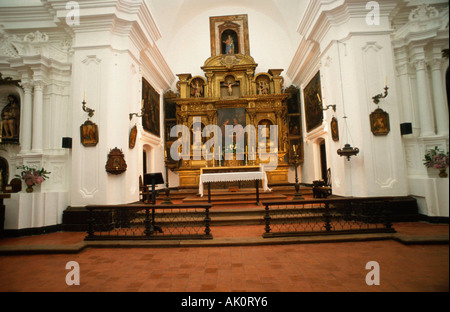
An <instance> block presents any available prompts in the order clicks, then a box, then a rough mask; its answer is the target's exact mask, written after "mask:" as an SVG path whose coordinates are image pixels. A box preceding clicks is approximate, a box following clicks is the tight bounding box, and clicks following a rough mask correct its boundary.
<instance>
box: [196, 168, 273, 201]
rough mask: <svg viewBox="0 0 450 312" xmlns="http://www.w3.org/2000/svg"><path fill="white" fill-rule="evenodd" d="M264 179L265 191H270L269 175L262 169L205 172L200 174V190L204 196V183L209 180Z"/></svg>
mask: <svg viewBox="0 0 450 312" xmlns="http://www.w3.org/2000/svg"><path fill="white" fill-rule="evenodd" d="M253 180H262V187H263V190H264V192H266V191H270V188H269V186H268V185H267V175H266V173H265V172H264V171H263V170H262V168H261V171H253V172H224V173H204V174H201V175H200V181H199V186H198V192H199V193H200V196H201V197H203V183H209V182H235V181H253Z"/></svg>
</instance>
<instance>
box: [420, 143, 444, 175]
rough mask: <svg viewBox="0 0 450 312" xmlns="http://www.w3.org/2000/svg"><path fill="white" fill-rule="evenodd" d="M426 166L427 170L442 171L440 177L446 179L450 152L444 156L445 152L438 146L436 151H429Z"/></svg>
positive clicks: (426, 155) (426, 156)
mask: <svg viewBox="0 0 450 312" xmlns="http://www.w3.org/2000/svg"><path fill="white" fill-rule="evenodd" d="M424 161H425V162H424V163H423V164H424V165H425V166H426V167H427V168H434V169H438V170H440V171H441V173H440V174H439V176H441V177H446V176H447V174H446V173H445V169H446V168H448V152H447V154H444V152H442V151H440V150H439V148H438V147H437V146H436V147H435V148H434V149H430V150H428V153H426V154H425V159H424Z"/></svg>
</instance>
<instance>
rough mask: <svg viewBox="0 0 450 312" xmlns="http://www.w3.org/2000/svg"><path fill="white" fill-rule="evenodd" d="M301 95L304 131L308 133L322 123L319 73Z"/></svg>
mask: <svg viewBox="0 0 450 312" xmlns="http://www.w3.org/2000/svg"><path fill="white" fill-rule="evenodd" d="M303 95H304V100H305V119H306V131H308V132H310V131H311V130H313V129H315V128H317V127H319V126H320V125H321V124H322V121H323V110H322V91H321V83H320V71H319V72H317V74H316V75H315V76H314V78H313V79H312V80H311V81H310V82H309V83H308V85H307V86H306V87H305V89H304V90H303Z"/></svg>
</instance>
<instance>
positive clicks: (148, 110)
mask: <svg viewBox="0 0 450 312" xmlns="http://www.w3.org/2000/svg"><path fill="white" fill-rule="evenodd" d="M142 105H143V108H144V116H142V126H143V128H144V130H145V131H148V132H150V133H152V134H154V135H156V136H158V137H159V136H160V132H161V130H160V120H159V93H158V92H156V90H155V89H154V88H153V87H152V86H151V85H150V84H149V83H148V82H147V81H146V80H145V79H144V78H142Z"/></svg>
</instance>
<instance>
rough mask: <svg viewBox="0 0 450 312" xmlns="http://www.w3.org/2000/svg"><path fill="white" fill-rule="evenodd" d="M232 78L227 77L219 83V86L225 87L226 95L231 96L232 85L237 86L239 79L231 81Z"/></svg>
mask: <svg viewBox="0 0 450 312" xmlns="http://www.w3.org/2000/svg"><path fill="white" fill-rule="evenodd" d="M233 80H234V79H232V78H228V79H227V80H226V81H225V82H222V83H221V84H220V86H221V87H225V88H227V94H228V96H233V86H239V81H233Z"/></svg>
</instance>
